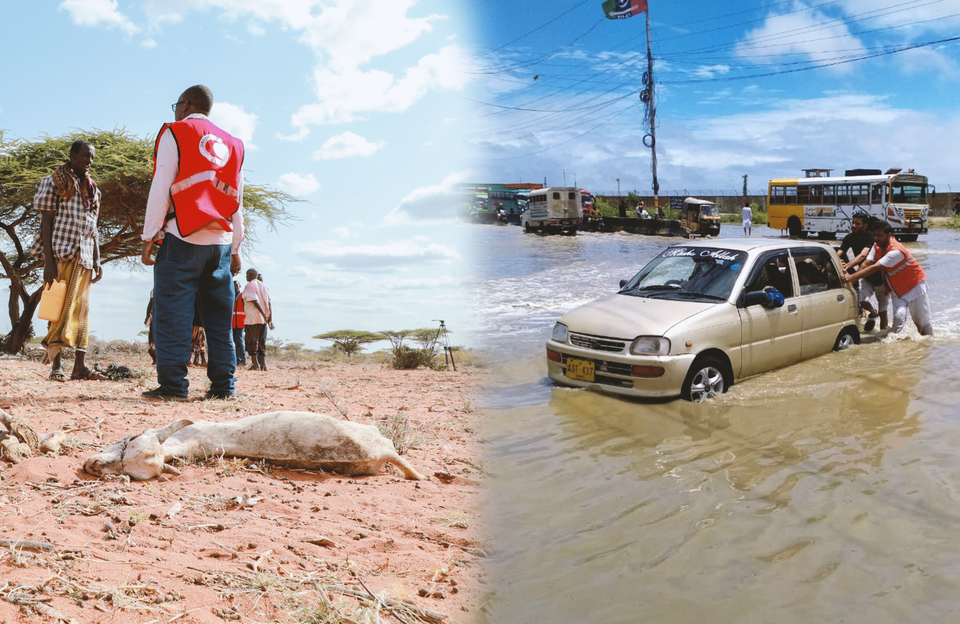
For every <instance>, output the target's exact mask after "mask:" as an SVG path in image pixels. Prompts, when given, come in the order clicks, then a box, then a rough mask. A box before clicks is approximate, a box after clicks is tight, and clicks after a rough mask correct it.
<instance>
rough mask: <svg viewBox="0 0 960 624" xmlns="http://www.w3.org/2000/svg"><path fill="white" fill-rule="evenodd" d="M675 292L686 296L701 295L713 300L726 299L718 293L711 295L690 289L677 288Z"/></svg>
mask: <svg viewBox="0 0 960 624" xmlns="http://www.w3.org/2000/svg"><path fill="white" fill-rule="evenodd" d="M675 294H677V295H685V296H687V297H702V298H704V299H713V300H715V301H726V300H727V298H726V297H721V296H720V295H711V294H709V293H702V292H694V291H692V290H678V291H677V292H676V293H675Z"/></svg>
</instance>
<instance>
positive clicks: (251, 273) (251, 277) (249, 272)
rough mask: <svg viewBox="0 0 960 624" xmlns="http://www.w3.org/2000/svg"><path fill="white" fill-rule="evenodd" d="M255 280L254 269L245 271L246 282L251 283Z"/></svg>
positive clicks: (255, 273)
mask: <svg viewBox="0 0 960 624" xmlns="http://www.w3.org/2000/svg"><path fill="white" fill-rule="evenodd" d="M255 279H257V270H256V269H247V281H248V282H252V281H253V280H255Z"/></svg>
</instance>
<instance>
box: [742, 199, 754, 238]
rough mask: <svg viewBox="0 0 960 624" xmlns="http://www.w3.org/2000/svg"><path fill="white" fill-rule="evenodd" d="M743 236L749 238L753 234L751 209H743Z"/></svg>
mask: <svg viewBox="0 0 960 624" xmlns="http://www.w3.org/2000/svg"><path fill="white" fill-rule="evenodd" d="M742 216H743V235H744V236H751V235H752V234H753V208H751V207H750V206H744V207H743V215H742Z"/></svg>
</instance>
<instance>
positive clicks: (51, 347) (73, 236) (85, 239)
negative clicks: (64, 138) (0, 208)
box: [30, 141, 103, 381]
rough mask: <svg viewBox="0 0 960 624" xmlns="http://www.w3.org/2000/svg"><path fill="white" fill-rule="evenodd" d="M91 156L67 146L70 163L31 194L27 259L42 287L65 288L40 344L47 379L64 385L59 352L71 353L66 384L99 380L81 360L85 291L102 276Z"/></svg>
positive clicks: (90, 151)
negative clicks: (33, 221)
mask: <svg viewBox="0 0 960 624" xmlns="http://www.w3.org/2000/svg"><path fill="white" fill-rule="evenodd" d="M96 155H97V151H96V149H95V148H94V147H93V145H91V144H90V143H87V142H86V141H77V142H75V143H74V144H73V145H72V146H71V147H70V158H69V160H68V161H67V162H65V163H64V164H62V165H60V166H59V167H57V168H56V169H54V171H53V173H52V174H50V175H48V176H46V177H45V178H41V180H40V181H39V182H38V183H37V188H36V190H35V191H34V195H33V206H34V208H36V209H37V210H39V211H40V231H39V232H38V233H37V237H36V239H34V241H33V246H32V247H31V248H30V255H31V256H34V257H42V258H43V283H44V285H52V284H53V282H55V281H62V282H66V283H67V288H66V296H65V297H64V301H63V310H62V311H61V313H60V318H59V319H57V320H56V321H53V322H51V323H50V327H49V329H48V331H47V335H46V337H45V338H44V339H43V340H42V341H41V343H40V344H42V345H43V346H44V347H45V348H46V349H47V353H46V358H45V359H47V360H49V361H50V362H51V363H52V365H53V366H52V368H51V369H50V379H52V380H54V381H66V379H67V374H66V373H65V372H64V371H63V364H62V362H61V359H60V355H61V353H60V351H61V350H62V349H63V348H64V347H73V348H74V351H75V355H74V361H73V372H72V373H71V374H70V379H102V378H103V377H102V376H101V375H99V374H98V373H96V372H95V371H93V370H91V369H90V368H88V367H87V366H86V365H85V363H84V360H85V358H86V355H87V344H88V343H89V340H90V330H89V327H90V325H89V320H90V286H91V284H96V283H97V282H99V281H100V278H102V277H103V269H102V268H101V266H100V242H99V235H98V233H97V225H98V223H99V222H100V190H99V189H98V188H97V184H96V183H95V182H94V181H93V178H91V177H90V165H91V164H92V163H93V160H94V158H96Z"/></svg>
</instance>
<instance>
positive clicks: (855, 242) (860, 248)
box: [840, 212, 890, 331]
mask: <svg viewBox="0 0 960 624" xmlns="http://www.w3.org/2000/svg"><path fill="white" fill-rule="evenodd" d="M872 220H873V219H872V218H871V217H870V216H869V215H867V214H866V213H863V212H858V213H856V214H855V215H853V218H852V219H851V220H850V223H851V229H852V231H851V232H850V233H849V234H847V235H846V236H844V237H843V241H842V242H841V243H840V257H841V258H844V260H846V257H847V252H848V251H852V252H853V259H852V260H850V261H849V262H847V263H846V270H847V273H855V272H856V271H857V269H861V268H864V267H865V266H867V265H866V264H865V262H866V259H867V255H868V254H869V253H870V250H871V249H873V230H872V229H871V228H870V226H871V225H872V223H871V222H872ZM854 285H855V286H856V287H857V298H858V299H859V300H860V307H861V308H863V309H864V310H866V312H867V322H866V323H864V325H863V329H864V331H873V328H874V327H876V325H877V317H879V318H880V329H886V328H887V308H888V306H889V301H890V296H889V293H888V292H887V288H886V285H885V284H884V283H883V275H881V274H880V273H873V274H871V275H868V276H867V277H865V278H864V279H862V280H860V281H859V282H854ZM874 297H876V301H877V307H876V308H874V307H873V304H872V303H871V302H870V300H871V298H874Z"/></svg>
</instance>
